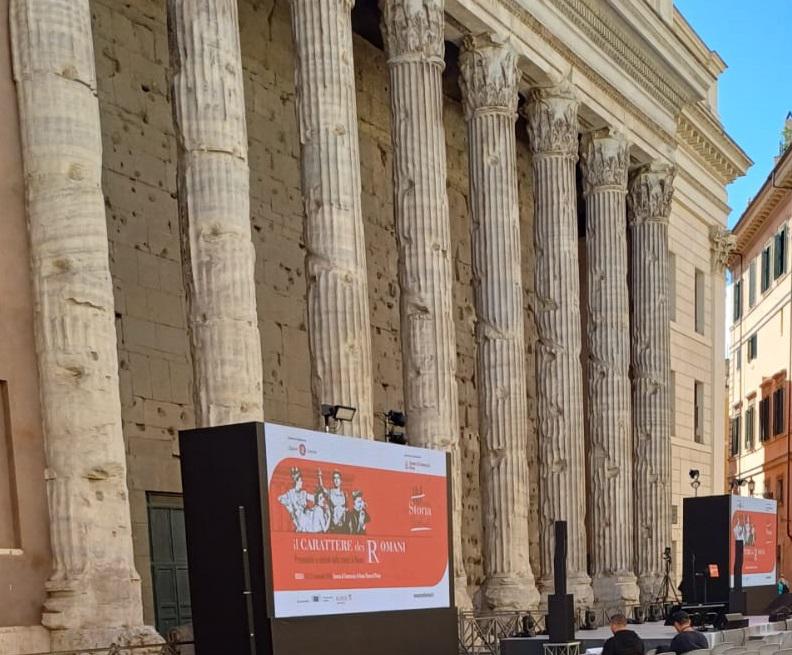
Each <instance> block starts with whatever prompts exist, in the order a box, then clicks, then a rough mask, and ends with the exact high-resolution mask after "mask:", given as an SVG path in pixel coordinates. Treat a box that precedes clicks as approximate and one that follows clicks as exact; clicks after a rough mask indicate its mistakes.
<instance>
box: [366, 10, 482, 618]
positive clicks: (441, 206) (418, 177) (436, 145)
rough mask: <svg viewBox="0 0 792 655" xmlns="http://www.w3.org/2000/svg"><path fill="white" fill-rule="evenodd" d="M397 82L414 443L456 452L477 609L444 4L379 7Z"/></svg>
mask: <svg viewBox="0 0 792 655" xmlns="http://www.w3.org/2000/svg"><path fill="white" fill-rule="evenodd" d="M380 8H381V10H382V33H383V35H384V37H385V45H386V49H387V53H388V68H389V69H390V80H391V127H392V135H393V157H394V161H393V177H394V180H393V188H394V207H395V215H396V234H397V238H398V242H399V283H400V287H401V339H402V367H403V372H404V403H405V409H406V411H407V419H408V424H407V435H408V438H409V440H410V443H411V444H413V445H415V446H426V447H429V448H437V449H439V450H446V451H448V452H450V453H451V458H452V466H453V476H454V477H453V496H454V498H453V509H454V576H455V581H456V603H457V605H458V606H463V607H464V606H469V605H470V599H469V596H468V593H467V578H466V575H465V569H464V564H463V559H462V539H461V520H462V497H461V477H460V452H459V409H458V407H457V382H456V335H455V332H454V317H453V298H452V284H453V278H452V270H451V228H450V225H449V218H448V198H447V196H446V150H445V147H446V144H445V129H444V127H443V79H442V75H443V68H444V65H445V64H444V61H443V53H444V47H445V44H444V41H443V26H444V18H443V1H442V0H381V2H380Z"/></svg>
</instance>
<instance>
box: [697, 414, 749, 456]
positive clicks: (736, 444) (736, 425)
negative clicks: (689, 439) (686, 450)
mask: <svg viewBox="0 0 792 655" xmlns="http://www.w3.org/2000/svg"><path fill="white" fill-rule="evenodd" d="M730 432H731V439H730V442H731V443H730V445H731V448H730V452H731V455H732V457H734V456H736V455H738V454H739V453H740V416H739V414H738V415H737V416H735V417H734V418H732V420H731V430H730ZM696 441H698V439H696Z"/></svg>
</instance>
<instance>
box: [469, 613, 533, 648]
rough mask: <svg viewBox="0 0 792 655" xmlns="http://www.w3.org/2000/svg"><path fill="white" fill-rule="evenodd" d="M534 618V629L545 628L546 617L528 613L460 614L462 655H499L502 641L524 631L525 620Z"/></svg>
mask: <svg viewBox="0 0 792 655" xmlns="http://www.w3.org/2000/svg"><path fill="white" fill-rule="evenodd" d="M526 617H532V618H533V620H534V629H535V630H536V631H540V630H542V629H543V628H544V616H539V617H536V616H534V615H533V614H531V613H530V612H528V611H524V612H519V611H515V612H495V613H493V614H486V615H480V616H477V615H476V614H475V613H474V612H471V611H461V612H459V653H460V655H499V653H500V640H501V639H503V638H504V637H513V636H514V635H517V634H519V633H521V632H522V631H523V618H526Z"/></svg>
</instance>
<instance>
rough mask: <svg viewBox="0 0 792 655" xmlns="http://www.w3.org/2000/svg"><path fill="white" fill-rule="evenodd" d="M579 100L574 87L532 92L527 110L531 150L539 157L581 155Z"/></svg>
mask: <svg viewBox="0 0 792 655" xmlns="http://www.w3.org/2000/svg"><path fill="white" fill-rule="evenodd" d="M577 111H578V100H577V97H576V96H575V92H574V89H573V88H572V85H571V84H569V83H568V82H564V83H562V84H560V85H558V86H555V87H551V88H536V89H532V90H531V92H530V94H529V96H528V105H527V106H526V108H525V118H526V119H527V121H528V136H529V140H530V143H531V150H532V151H533V153H534V154H536V155H566V156H569V157H573V158H576V157H577V152H578V117H577Z"/></svg>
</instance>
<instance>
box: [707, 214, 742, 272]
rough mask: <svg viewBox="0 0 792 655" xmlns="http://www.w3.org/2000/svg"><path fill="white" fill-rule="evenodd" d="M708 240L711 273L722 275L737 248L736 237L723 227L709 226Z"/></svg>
mask: <svg viewBox="0 0 792 655" xmlns="http://www.w3.org/2000/svg"><path fill="white" fill-rule="evenodd" d="M709 238H710V253H711V254H712V272H713V273H723V271H724V270H725V269H726V267H727V266H728V265H729V260H730V259H731V257H732V254H734V250H735V248H736V247H737V237H736V236H735V235H734V234H733V233H732V231H731V230H727V229H726V228H725V227H722V226H720V225H711V226H710V229H709Z"/></svg>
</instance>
